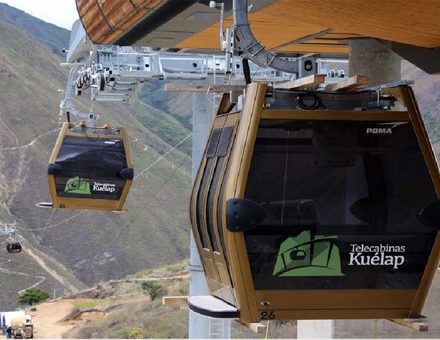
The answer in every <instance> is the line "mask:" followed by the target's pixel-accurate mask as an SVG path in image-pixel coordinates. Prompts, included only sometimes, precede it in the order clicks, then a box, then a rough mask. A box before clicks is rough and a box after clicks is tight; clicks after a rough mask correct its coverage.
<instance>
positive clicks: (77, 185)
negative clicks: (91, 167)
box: [64, 176, 91, 195]
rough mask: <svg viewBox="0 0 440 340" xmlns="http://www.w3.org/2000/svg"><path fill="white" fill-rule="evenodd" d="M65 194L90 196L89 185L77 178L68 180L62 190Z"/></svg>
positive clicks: (87, 182) (82, 179) (86, 181)
mask: <svg viewBox="0 0 440 340" xmlns="http://www.w3.org/2000/svg"><path fill="white" fill-rule="evenodd" d="M64 192H65V193H69V194H83V195H90V194H91V192H90V183H89V181H88V180H87V179H84V178H79V176H76V177H72V178H69V179H68V180H67V182H66V187H65V188H64Z"/></svg>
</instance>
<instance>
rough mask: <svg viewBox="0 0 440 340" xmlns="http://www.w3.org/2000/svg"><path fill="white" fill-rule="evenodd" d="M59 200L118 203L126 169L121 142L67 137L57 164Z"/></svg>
mask: <svg viewBox="0 0 440 340" xmlns="http://www.w3.org/2000/svg"><path fill="white" fill-rule="evenodd" d="M55 163H56V164H57V165H59V166H60V167H61V171H60V172H59V173H58V174H57V175H55V185H56V189H57V194H58V196H62V197H75V198H97V199H111V200H118V199H119V198H120V196H121V193H122V190H123V188H124V184H125V180H124V179H122V178H121V175H120V172H121V170H123V169H126V168H127V160H126V157H125V150H124V145H123V142H122V140H119V139H108V138H84V137H76V136H66V137H65V138H64V141H63V144H62V146H61V149H60V152H59V153H58V155H57V159H56V161H55Z"/></svg>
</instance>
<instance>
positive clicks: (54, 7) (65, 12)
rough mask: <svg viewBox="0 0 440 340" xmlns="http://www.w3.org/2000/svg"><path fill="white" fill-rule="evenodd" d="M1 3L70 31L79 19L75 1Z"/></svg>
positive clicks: (9, 1) (10, 1)
mask: <svg viewBox="0 0 440 340" xmlns="http://www.w3.org/2000/svg"><path fill="white" fill-rule="evenodd" d="M0 2H3V3H6V4H8V5H9V6H12V7H15V8H18V9H21V10H22V11H25V12H26V13H28V14H30V15H32V16H34V17H37V18H39V19H41V20H44V21H46V22H49V23H51V24H54V25H57V26H60V27H64V28H66V29H68V30H70V29H71V28H72V24H73V23H74V21H75V20H77V19H78V12H77V11H76V4H75V0H0Z"/></svg>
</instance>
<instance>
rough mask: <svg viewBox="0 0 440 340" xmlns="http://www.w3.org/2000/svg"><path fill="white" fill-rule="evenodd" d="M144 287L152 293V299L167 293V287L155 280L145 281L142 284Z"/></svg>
mask: <svg viewBox="0 0 440 340" xmlns="http://www.w3.org/2000/svg"><path fill="white" fill-rule="evenodd" d="M141 286H142V289H143V290H144V291H146V292H148V294H149V295H150V298H151V300H155V299H157V298H159V297H162V296H164V295H165V294H166V292H167V291H166V289H165V288H163V287H162V286H161V285H160V284H159V283H157V282H154V281H144V282H142V284H141Z"/></svg>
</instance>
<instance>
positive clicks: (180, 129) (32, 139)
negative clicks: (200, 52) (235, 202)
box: [0, 21, 191, 309]
mask: <svg viewBox="0 0 440 340" xmlns="http://www.w3.org/2000/svg"><path fill="white" fill-rule="evenodd" d="M0 31H1V32H2V34H1V35H0V102H1V106H0V221H13V220H17V226H18V227H17V230H18V232H19V233H20V235H21V236H23V237H24V238H25V239H26V240H27V241H28V242H29V247H35V248H36V249H40V250H42V251H43V253H44V254H46V256H48V257H49V258H48V259H47V260H48V261H51V263H57V264H56V266H57V268H58V270H59V271H63V269H62V267H65V269H66V270H65V271H64V273H65V275H68V272H70V273H71V275H72V274H73V275H72V280H74V277H77V278H78V279H79V280H80V281H81V282H83V284H81V283H78V286H80V287H78V288H81V287H83V285H84V284H86V285H92V284H94V283H96V282H98V281H100V280H103V279H108V278H119V277H123V276H125V275H127V274H130V273H134V272H136V271H139V270H141V269H145V268H150V267H155V266H158V265H160V264H164V263H171V262H175V261H176V260H179V259H183V258H186V257H188V244H189V241H188V239H189V227H188V221H187V211H186V210H187V203H186V202H187V198H188V195H189V189H190V184H191V174H190V169H191V158H190V152H191V136H190V131H189V130H188V129H186V128H185V127H184V126H182V124H181V123H180V122H179V121H177V120H176V119H175V118H174V117H172V116H171V115H169V114H166V113H163V112H161V111H159V110H156V109H154V108H152V107H150V106H149V105H147V104H145V103H143V102H141V101H134V103H133V104H132V105H124V104H115V103H110V104H106V105H103V104H99V103H95V104H94V105H93V110H94V112H95V113H98V114H99V116H100V122H101V123H102V124H103V123H104V122H111V123H113V124H115V125H119V126H128V127H131V128H134V130H131V131H130V143H131V148H132V154H133V158H134V163H135V175H136V176H138V177H136V179H135V181H134V185H133V187H132V190H131V192H130V194H129V197H128V200H127V203H126V208H127V209H128V212H127V213H124V214H118V215H115V214H113V213H107V212H88V211H63V210H58V211H52V210H51V209H38V208H36V207H35V203H37V202H40V201H48V200H49V194H48V189H47V176H46V171H47V160H48V158H49V155H50V152H51V150H52V147H53V145H54V143H55V139H56V137H57V125H56V124H53V123H51V121H54V120H56V119H57V118H58V117H57V116H58V110H59V109H58V106H59V100H60V93H59V92H57V89H59V88H60V89H63V88H64V86H65V81H66V72H65V71H64V70H61V69H60V67H59V64H60V62H62V59H61V58H59V57H58V56H57V55H55V54H54V53H53V52H52V51H51V50H50V49H48V48H47V47H46V46H44V45H42V44H41V43H40V42H38V41H36V40H35V39H34V38H33V37H32V36H30V35H29V34H28V33H26V32H24V31H22V30H20V29H18V28H16V27H14V26H13V25H11V24H9V23H6V22H4V21H0ZM76 103H77V106H78V107H79V108H80V109H81V110H83V111H88V110H89V109H90V103H89V102H87V100H86V99H84V100H78V101H77V102H76ZM182 140H185V141H184V142H183V143H182V144H181V145H180V146H179V148H177V149H175V150H172V151H171V152H169V151H170V150H171V149H172V148H173V146H174V145H176V144H178V143H179V142H180V141H182ZM168 152H169V153H168ZM165 153H167V154H166V156H165V157H163V158H162V155H164V154H165ZM159 159H160V161H159V162H157V161H158V160H159ZM156 162H157V163H156ZM153 163H154V166H151V165H153ZM150 166H151V168H150ZM169 211H173V215H172V216H171V215H170V214H169ZM19 256H20V257H19ZM19 256H16V257H14V262H16V263H17V264H18V263H20V262H21V261H22V260H23V261H31V259H28V258H27V256H26V255H19ZM31 263H33V266H34V267H35V270H36V271H37V272H38V273H39V274H37V275H43V276H49V277H50V275H48V273H47V272H41V269H37V268H38V266H36V264H35V262H32V261H31ZM15 281H16V280H15V279H13V278H12V276H8V275H2V276H1V278H0V284H1V285H2V286H4V285H5V284H6V283H7V282H8V283H10V282H15ZM13 285H14V284H13V283H12V286H13ZM48 286H51V284H48ZM43 288H45V287H43ZM54 288H61V287H60V286H55V285H54ZM48 290H52V288H50V289H48ZM14 294H15V293H14ZM6 295H8V294H6ZM14 300H15V298H13V299H12V302H11V298H9V302H7V301H6V300H5V299H4V298H2V296H0V307H2V306H5V305H6V306H12V305H13V304H14ZM11 304H12V305H11ZM1 309H3V308H1Z"/></svg>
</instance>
